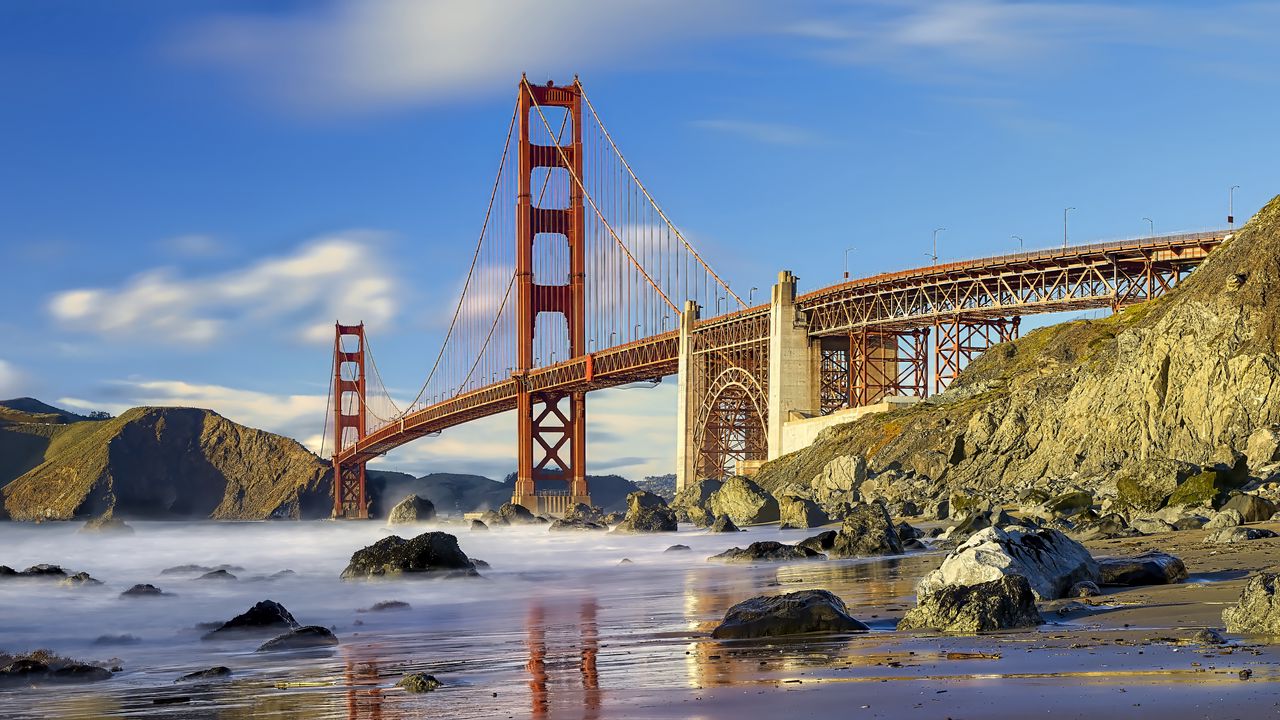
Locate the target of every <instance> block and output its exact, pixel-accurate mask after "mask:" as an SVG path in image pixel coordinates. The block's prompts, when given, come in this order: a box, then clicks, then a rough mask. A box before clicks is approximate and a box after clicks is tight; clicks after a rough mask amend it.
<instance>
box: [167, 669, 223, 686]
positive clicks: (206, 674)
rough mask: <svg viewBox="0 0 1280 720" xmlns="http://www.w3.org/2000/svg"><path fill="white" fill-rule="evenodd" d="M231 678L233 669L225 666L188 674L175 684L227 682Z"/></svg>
mask: <svg viewBox="0 0 1280 720" xmlns="http://www.w3.org/2000/svg"><path fill="white" fill-rule="evenodd" d="M229 677H231V668H229V667H226V666H225V665H218V666H216V667H211V668H207V669H205V670H196V671H195V672H190V673H187V674H186V675H183V676H182V677H180V678H178V679H177V680H174V682H175V683H181V682H202V681H205V680H225V679H226V678H229Z"/></svg>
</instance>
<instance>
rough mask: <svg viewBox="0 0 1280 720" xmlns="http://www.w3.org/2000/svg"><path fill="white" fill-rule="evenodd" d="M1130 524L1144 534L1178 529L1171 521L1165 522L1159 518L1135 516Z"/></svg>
mask: <svg viewBox="0 0 1280 720" xmlns="http://www.w3.org/2000/svg"><path fill="white" fill-rule="evenodd" d="M1129 525H1130V527H1132V528H1133V529H1134V530H1137V531H1138V532H1140V533H1142V534H1143V535H1155V534H1157V533H1166V532H1174V531H1176V530H1177V529H1178V528H1176V527H1174V526H1173V525H1172V524H1171V523H1168V522H1165V521H1164V520H1161V519H1159V518H1134V519H1133V520H1132V521H1131V522H1130V523H1129Z"/></svg>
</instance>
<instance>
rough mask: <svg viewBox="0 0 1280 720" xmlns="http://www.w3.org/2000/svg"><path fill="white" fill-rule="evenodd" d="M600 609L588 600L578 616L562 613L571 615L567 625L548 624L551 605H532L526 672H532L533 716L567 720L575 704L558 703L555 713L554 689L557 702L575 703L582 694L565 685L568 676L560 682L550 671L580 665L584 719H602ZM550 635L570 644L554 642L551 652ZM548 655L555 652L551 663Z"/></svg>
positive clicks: (579, 607)
mask: <svg viewBox="0 0 1280 720" xmlns="http://www.w3.org/2000/svg"><path fill="white" fill-rule="evenodd" d="M597 610H598V605H597V603H596V600H595V598H590V599H584V600H582V601H581V603H579V605H578V612H577V613H576V616H574V615H572V614H570V613H562V614H565V615H568V617H566V618H565V622H559V623H556V624H554V625H548V623H547V616H548V610H547V606H546V605H544V604H543V603H542V602H541V601H534V602H533V603H532V604H531V605H530V606H529V612H528V614H527V615H526V619H525V627H526V632H527V640H526V641H525V645H526V648H527V650H528V655H529V660H528V662H526V663H525V671H526V672H528V673H529V698H530V703H531V708H530V716H531V717H534V718H546V717H551V716H552V715H553V714H554V716H555V717H566V714H565V713H566V710H567V709H568V708H567V705H570V704H572V703H571V702H570V703H565V702H563V701H562V702H560V703H557V704H556V711H555V713H552V712H551V710H552V697H551V687H553V686H555V687H556V689H557V693H556V695H557V699H563V698H568V699H570V701H572V698H573V696H575V695H577V694H578V689H577V688H574V687H573V686H572V685H571V684H569V683H567V682H565V679H566V675H567V674H565V675H561V676H560V677H561V680H560V681H556V680H553V679H552V677H551V672H550V671H549V670H548V666H549V665H550V667H551V668H553V669H558V670H565V669H569V668H571V667H575V666H576V670H577V673H576V674H577V675H578V676H579V683H580V685H581V694H582V708H583V712H582V718H583V720H597V718H599V717H600V703H601V700H602V692H601V690H600V676H599V671H598V670H597V668H596V661H597V657H598V655H599V652H600V628H599V624H598V623H597V621H596V613H597ZM549 632H550V633H551V634H552V638H553V641H554V640H555V639H557V638H562V639H563V638H567V639H568V644H567V645H566V644H561V645H559V646H556V645H555V644H554V642H553V645H552V647H551V649H550V651H548V644H547V636H548V633H549ZM575 636H576V640H575ZM548 652H550V653H551V660H550V661H548ZM575 660H576V661H575ZM561 691H563V692H561Z"/></svg>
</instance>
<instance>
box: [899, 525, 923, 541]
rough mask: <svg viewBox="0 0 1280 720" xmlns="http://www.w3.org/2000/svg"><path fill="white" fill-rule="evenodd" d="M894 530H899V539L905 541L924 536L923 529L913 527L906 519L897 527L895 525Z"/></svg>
mask: <svg viewBox="0 0 1280 720" xmlns="http://www.w3.org/2000/svg"><path fill="white" fill-rule="evenodd" d="M894 530H895V531H897V533H898V539H899V540H901V541H902V542H904V543H905V542H906V541H908V540H918V539H920V538H922V537H924V531H923V530H921V529H920V528H917V527H913V526H911V525H910V524H909V523H907V522H905V521H904V522H900V523H898V525H897V527H895V528H894Z"/></svg>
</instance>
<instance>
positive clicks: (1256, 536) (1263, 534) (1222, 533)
mask: <svg viewBox="0 0 1280 720" xmlns="http://www.w3.org/2000/svg"><path fill="white" fill-rule="evenodd" d="M1273 537H1276V534H1275V532H1273V531H1271V530H1267V529H1265V528H1255V527H1243V526H1241V527H1229V528H1222V529H1221V530H1215V531H1213V532H1211V533H1209V534H1208V535H1206V536H1205V538H1204V544H1205V545H1231V544H1233V543H1238V542H1243V541H1245V540H1262V539H1264V538H1273Z"/></svg>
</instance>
